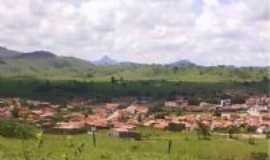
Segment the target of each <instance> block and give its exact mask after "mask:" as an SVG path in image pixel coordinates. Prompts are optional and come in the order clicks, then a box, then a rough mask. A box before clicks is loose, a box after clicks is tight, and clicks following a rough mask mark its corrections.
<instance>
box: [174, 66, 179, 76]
mask: <svg viewBox="0 0 270 160" xmlns="http://www.w3.org/2000/svg"><path fill="white" fill-rule="evenodd" d="M177 71H178V67H176V66H175V67H173V73H174V74H176V73H177Z"/></svg>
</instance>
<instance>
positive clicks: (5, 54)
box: [0, 48, 269, 82]
mask: <svg viewBox="0 0 270 160" xmlns="http://www.w3.org/2000/svg"><path fill="white" fill-rule="evenodd" d="M0 77H3V78H12V79H21V78H35V79H50V80H86V81H109V80H111V77H115V78H116V79H124V80H168V81H192V82H202V81H203V82H223V81H240V82H242V81H260V80H263V79H268V78H269V67H241V68H239V67H233V66H215V67H205V66H198V65H196V64H193V63H192V64H189V63H188V61H187V60H185V61H179V62H178V63H175V64H174V65H145V64H136V63H134V64H133V63H117V64H115V65H109V66H98V65H94V64H92V63H90V62H88V61H85V60H82V59H77V58H73V57H62V56H56V54H54V53H51V52H47V51H35V52H30V53H23V52H19V51H13V50H9V49H6V48H0Z"/></svg>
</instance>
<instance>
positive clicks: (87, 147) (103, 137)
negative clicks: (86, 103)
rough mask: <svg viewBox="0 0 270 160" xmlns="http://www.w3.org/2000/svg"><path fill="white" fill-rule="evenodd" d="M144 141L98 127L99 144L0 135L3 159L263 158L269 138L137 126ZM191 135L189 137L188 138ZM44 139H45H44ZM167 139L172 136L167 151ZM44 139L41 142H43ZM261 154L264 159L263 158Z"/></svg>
mask: <svg viewBox="0 0 270 160" xmlns="http://www.w3.org/2000/svg"><path fill="white" fill-rule="evenodd" d="M138 131H139V132H140V133H141V134H142V135H143V139H142V140H141V141H133V140H123V139H118V138H112V137H109V136H108V131H99V132H98V134H97V145H96V147H94V146H93V143H92V139H91V137H90V136H89V135H87V134H82V135H72V136H70V135H66V136H63V135H50V134H45V135H39V136H38V137H40V138H37V139H29V140H25V142H24V143H21V141H20V140H18V139H9V138H3V137H0V159H1V160H13V159H16V160H25V159H26V158H28V159H27V160H42V159H44V160H67V159H68V160H73V159H76V160H77V159H79V160H88V159H93V160H103V159H107V160H121V159H123V160H126V159H132V160H133V159H134V160H135V159H141V160H149V159H151V160H155V159H160V160H163V159H164V160H165V159H172V160H182V159H183V160H185V159H190V160H204V159H205V160H206V159H207V160H217V159H219V160H247V159H250V160H263V159H262V158H267V142H266V141H264V140H256V144H254V145H248V140H247V139H239V140H228V139H226V138H224V137H221V136H216V135H212V137H213V138H211V140H208V141H205V140H199V139H198V138H197V136H196V134H194V133H189V134H188V135H186V134H184V133H173V132H165V131H159V130H150V129H138ZM186 136H188V140H187V138H186ZM41 139H42V141H41ZM168 140H171V142H172V143H171V146H170V147H171V148H170V152H168V147H169V146H168ZM41 142H42V143H41ZM260 158H261V159H260Z"/></svg>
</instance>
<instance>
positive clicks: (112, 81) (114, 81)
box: [111, 76, 116, 84]
mask: <svg viewBox="0 0 270 160" xmlns="http://www.w3.org/2000/svg"><path fill="white" fill-rule="evenodd" d="M111 83H112V84H115V83H116V79H115V77H114V76H112V77H111Z"/></svg>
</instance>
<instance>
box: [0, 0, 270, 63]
mask: <svg viewBox="0 0 270 160" xmlns="http://www.w3.org/2000/svg"><path fill="white" fill-rule="evenodd" d="M0 4H1V5H0V31H1V32H0V45H4V46H6V47H9V48H15V49H19V50H24V51H32V50H37V49H44V50H50V51H53V52H55V53H57V54H59V55H64V56H75V57H79V58H83V59H87V60H95V59H98V58H100V57H102V56H103V55H108V56H111V57H112V58H115V59H118V60H125V61H127V60H129V61H135V62H141V63H168V62H172V61H175V60H178V59H190V60H192V61H194V62H196V63H198V64H202V65H217V64H225V65H237V66H249V65H256V66H265V65H268V63H269V57H268V55H269V53H270V49H269V44H270V20H269V19H270V14H269V12H270V6H269V5H270V4H269V0H260V1H257V0H8V1H7V0H0Z"/></svg>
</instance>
